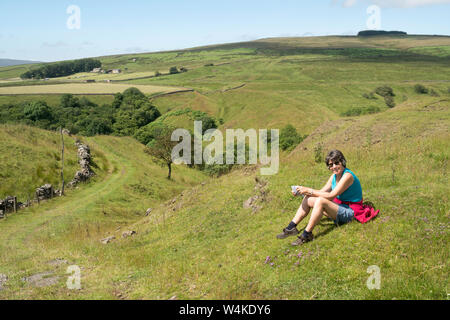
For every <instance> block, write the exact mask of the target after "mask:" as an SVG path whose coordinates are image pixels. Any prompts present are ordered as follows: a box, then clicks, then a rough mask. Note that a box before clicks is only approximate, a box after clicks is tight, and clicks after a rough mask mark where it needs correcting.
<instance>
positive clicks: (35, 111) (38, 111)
mask: <svg viewBox="0 0 450 320" xmlns="http://www.w3.org/2000/svg"><path fill="white" fill-rule="evenodd" d="M23 113H24V115H25V117H26V118H27V119H30V120H32V121H40V120H51V119H52V118H53V116H52V110H51V109H50V107H49V106H48V105H47V103H45V102H44V101H33V102H30V103H29V104H27V105H26V106H25V108H24V110H23Z"/></svg>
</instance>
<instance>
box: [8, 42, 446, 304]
mask: <svg viewBox="0 0 450 320" xmlns="http://www.w3.org/2000/svg"><path fill="white" fill-rule="evenodd" d="M449 42H450V41H449V38H448V37H424V36H408V37H400V38H399V37H389V38H381V37H372V38H370V39H364V38H357V37H317V38H301V39H297V38H286V39H263V40H260V41H254V42H245V43H238V44H226V45H219V46H210V47H202V48H194V49H191V50H184V51H178V52H162V53H155V54H139V55H126V56H114V57H105V58H102V59H104V60H103V63H104V64H106V65H107V66H108V67H110V68H112V67H121V68H125V67H126V68H128V70H127V72H128V71H129V72H130V74H132V73H133V72H151V71H156V70H164V68H166V69H168V68H170V67H171V66H173V65H176V66H184V67H186V68H187V69H188V72H185V73H180V74H176V75H165V76H161V77H156V78H146V79H140V80H133V81H125V82H124V83H126V84H128V85H130V86H131V85H135V84H150V85H162V86H177V87H189V88H194V89H195V91H194V92H188V93H176V94H172V95H166V96H160V97H155V98H152V101H153V103H154V104H155V105H156V106H157V107H158V109H159V110H160V111H161V113H163V117H164V115H166V119H165V120H164V121H167V122H169V123H171V121H172V122H174V123H175V124H177V125H180V124H181V125H186V126H188V125H189V121H188V120H189V119H190V118H189V117H172V115H176V114H177V113H176V111H177V110H182V109H186V108H190V109H192V110H201V111H204V112H207V113H209V114H210V115H212V116H215V117H216V118H217V119H220V118H221V119H222V120H223V124H222V125H221V126H220V129H222V130H223V129H226V128H255V129H257V128H281V127H282V126H284V125H285V124H287V123H291V124H293V125H294V126H295V127H296V128H297V130H298V131H299V132H300V134H302V135H303V134H308V137H307V138H306V139H305V140H304V141H303V142H302V143H301V144H300V145H298V146H297V147H296V148H295V149H294V150H293V151H292V152H290V153H282V154H281V159H280V170H279V172H278V174H276V175H273V176H261V175H260V171H259V168H258V167H257V166H247V167H240V168H239V167H235V169H233V171H232V172H231V173H230V174H227V175H225V176H222V177H220V178H209V177H206V176H205V175H203V174H202V173H201V172H199V171H196V170H193V169H188V168H186V167H184V166H174V171H173V178H174V180H173V181H168V180H167V179H166V178H165V177H166V174H167V172H166V168H162V167H159V166H157V165H155V164H153V163H152V162H151V161H149V158H148V156H147V155H146V154H145V153H144V152H143V146H142V145H140V144H138V143H137V142H136V141H135V140H133V139H131V138H117V137H107V136H97V137H92V138H82V140H85V141H86V142H87V143H88V144H89V145H90V146H91V149H92V151H93V152H94V154H97V155H98V157H101V159H102V161H103V166H102V167H101V168H103V169H102V170H100V175H99V176H98V177H97V178H95V180H94V181H92V182H91V183H89V184H86V185H83V186H82V187H81V188H79V189H76V190H74V191H72V192H70V193H68V195H67V196H66V197H64V198H58V199H54V200H52V201H49V202H46V203H44V204H41V206H40V207H37V206H35V207H33V208H29V209H26V210H23V211H20V212H19V213H18V214H15V215H10V216H8V218H7V219H6V220H2V221H0V230H1V232H0V273H3V274H6V275H7V276H8V282H7V283H6V285H4V290H0V298H5V299H12V298H15V299H30V298H39V299H50V298H56V299H169V298H171V297H173V296H176V297H177V298H178V299H447V297H448V290H449V282H448V273H449V266H448V261H449V256H448V252H449V250H448V243H449V218H450V216H449V212H450V211H449V209H450V208H449V204H448V203H449V202H448V195H449V194H450V188H449V185H448V182H447V180H448V179H446V177H447V174H448V159H449V155H450V154H449V150H450V142H449V141H450V133H449V129H448V128H449V127H450V113H449V110H450V83H449V79H448V73H449V71H450V70H449V69H450V64H449V63H448V62H449V61H448V56H446V55H443V54H442V51H441V50H438V51H436V50H435V49H430V50H428V49H426V50H424V49H420V48H422V47H433V48H435V47H442V46H448V45H449ZM416 48H417V50H416ZM133 58H136V59H137V60H136V62H133V61H132V59H133ZM211 64H212V65H211ZM0 71H1V69H0ZM0 76H1V72H0ZM417 83H420V84H423V85H425V86H426V87H427V88H429V89H433V90H434V94H419V93H417V92H415V90H414V85H415V84H417ZM384 85H388V86H390V87H392V88H393V91H394V93H395V97H394V101H395V103H396V106H395V107H394V108H388V107H387V106H386V104H385V102H384V100H383V98H382V97H381V96H379V95H376V94H375V95H374V97H375V98H376V99H368V98H365V97H364V96H363V94H368V93H370V92H372V91H374V90H375V89H376V88H377V87H380V86H384ZM0 99H6V98H4V97H0ZM7 99H11V98H10V97H8V98H7ZM1 101H2V100H0V104H2V103H1ZM8 101H11V100H8ZM371 106H374V107H378V108H379V112H378V113H375V114H368V115H363V116H359V117H342V116H341V114H342V113H343V112H345V111H347V110H349V109H351V108H362V109H367V108H369V107H371ZM186 121H188V122H186ZM0 130H2V131H0V141H1V144H0V146H2V148H3V145H5V146H6V145H7V144H8V143H10V144H11V145H12V146H16V145H19V141H21V142H20V143H22V144H25V145H27V146H28V147H31V145H33V146H34V143H33V142H30V141H29V140H30V139H28V138H26V137H27V136H28V135H30V133H29V132H36V133H35V134H38V135H40V136H42V137H45V139H44V140H45V141H47V142H46V143H47V144H49V145H51V144H52V142H51V141H52V139H53V140H55V139H56V138H57V137H58V135H57V134H54V133H49V132H45V131H42V130H36V129H31V128H26V127H16V126H3V127H0ZM9 132H12V134H13V138H7V134H10V133H9ZM1 137H5V138H4V139H3V140H1ZM22 140H23V141H22ZM9 141H11V142H9ZM67 144H68V145H69V144H70V142H68V143H67ZM36 148H41V149H42V150H43V149H49V150H53V149H55V150H56V149H57V146H56V145H55V146H54V147H52V148H53V149H51V148H50V147H49V146H47V145H42V146H36ZM334 148H337V149H340V150H342V151H343V153H344V154H345V156H346V158H347V163H348V167H349V168H350V169H351V170H352V171H354V172H355V173H356V174H357V175H358V177H359V179H360V180H361V183H362V187H363V192H364V198H365V200H370V201H372V202H373V203H374V204H375V206H376V207H377V209H380V215H379V216H378V217H377V218H376V219H375V220H374V221H371V222H369V223H367V224H364V225H362V224H360V223H358V222H353V223H350V224H347V225H344V226H341V227H335V226H334V224H333V223H332V222H331V221H329V220H327V219H323V220H322V221H321V223H320V225H319V226H317V228H316V229H315V230H314V234H315V236H316V239H315V240H314V241H313V242H311V243H308V244H305V245H304V246H302V247H292V246H291V245H290V243H291V240H293V239H286V240H277V239H276V238H275V236H276V234H278V233H279V232H281V230H282V228H284V227H285V226H286V225H287V224H288V223H289V221H290V220H291V219H292V217H293V215H294V214H295V212H296V210H297V208H298V206H299V205H300V202H301V199H300V198H296V197H293V196H292V195H291V193H290V186H291V185H294V184H300V185H306V186H310V187H313V188H316V189H320V188H321V187H322V186H323V185H324V183H325V182H326V181H327V178H328V177H329V175H330V172H329V171H328V170H327V169H326V167H325V165H324V163H323V162H321V163H317V162H316V161H315V159H316V157H318V156H322V157H323V156H324V155H325V153H326V152H327V151H328V150H330V149H334ZM41 149H39V150H41ZM47 156H48V157H49V159H51V157H52V155H51V153H50V154H49V155H47ZM42 157H44V156H42ZM2 159H3V161H6V164H7V166H8V167H9V168H13V169H12V171H11V172H12V173H13V174H12V176H11V177H17V176H19V173H20V172H21V171H20V170H24V172H27V173H28V174H32V173H33V170H35V169H34V168H35V167H34V165H33V162H34V161H36V160H35V159H34V158H32V157H31V155H30V156H29V157H28V158H26V157H25V158H24V159H25V161H24V164H23V166H25V164H26V167H25V169H21V168H19V167H18V166H19V160H13V159H11V158H8V157H5V158H2ZM14 161H16V162H14ZM20 165H22V164H20ZM68 170H69V168H68ZM1 172H4V171H3V170H2V171H1ZM256 177H258V179H260V180H263V181H265V182H267V185H266V187H265V188H264V194H265V195H266V196H265V197H264V201H259V202H258V203H257V205H259V206H261V209H260V210H257V211H256V212H253V211H252V210H251V209H245V208H244V207H243V203H244V202H245V201H246V200H247V199H249V198H250V197H251V196H254V195H261V193H260V190H259V187H257V186H256V183H255V178H256ZM255 186H256V188H255ZM147 208H153V210H152V212H151V213H150V215H149V216H147V217H144V213H145V211H146V210H147ZM306 223H307V219H306V220H305V221H303V222H301V223H300V225H299V229H301V228H303V227H305V226H306ZM127 230H133V231H136V232H137V233H136V234H135V235H134V236H132V237H127V238H123V237H122V233H123V232H124V231H127ZM111 235H114V236H115V237H116V239H114V240H113V241H112V242H110V243H108V244H107V245H104V244H102V243H101V242H100V239H102V238H105V237H107V236H111ZM12 252H13V254H11V253H12ZM267 257H269V259H268V260H267ZM56 259H64V260H67V263H66V264H64V263H63V264H60V265H55V263H54V261H56ZM266 261H268V263H265V262H266ZM271 263H273V264H271ZM69 265H77V266H79V267H80V268H81V285H82V289H81V290H69V289H67V287H66V280H67V277H68V275H67V274H66V273H65V272H66V268H67V266H69ZM373 265H376V266H378V267H379V268H380V271H381V289H380V290H369V289H368V288H367V286H366V282H367V279H368V278H369V276H370V275H369V274H368V273H367V270H368V268H369V267H370V266H373ZM42 272H52V273H53V274H52V275H51V277H54V276H58V277H59V278H57V279H56V280H55V281H56V283H55V284H54V285H52V286H48V287H42V288H38V287H35V286H33V285H31V284H29V283H26V282H24V281H22V278H23V277H27V276H31V275H35V274H38V273H42Z"/></svg>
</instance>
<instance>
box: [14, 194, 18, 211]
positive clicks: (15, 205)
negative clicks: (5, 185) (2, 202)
mask: <svg viewBox="0 0 450 320" xmlns="http://www.w3.org/2000/svg"><path fill="white" fill-rule="evenodd" d="M14 213H17V197H14Z"/></svg>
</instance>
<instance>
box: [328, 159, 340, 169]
mask: <svg viewBox="0 0 450 320" xmlns="http://www.w3.org/2000/svg"><path fill="white" fill-rule="evenodd" d="M333 164H334V165H336V166H338V165H340V164H341V162H340V161H334V162H331V163H329V164H328V168H330V169H331V168H332V167H333Z"/></svg>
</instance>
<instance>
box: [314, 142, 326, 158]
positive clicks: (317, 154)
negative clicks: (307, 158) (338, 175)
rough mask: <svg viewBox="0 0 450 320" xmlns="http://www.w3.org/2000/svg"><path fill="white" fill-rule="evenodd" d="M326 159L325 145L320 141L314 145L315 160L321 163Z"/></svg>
mask: <svg viewBox="0 0 450 320" xmlns="http://www.w3.org/2000/svg"><path fill="white" fill-rule="evenodd" d="M324 159H325V156H324V154H323V146H322V144H321V143H318V144H316V146H315V147H314V161H315V162H316V163H321V162H322V161H324Z"/></svg>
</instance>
